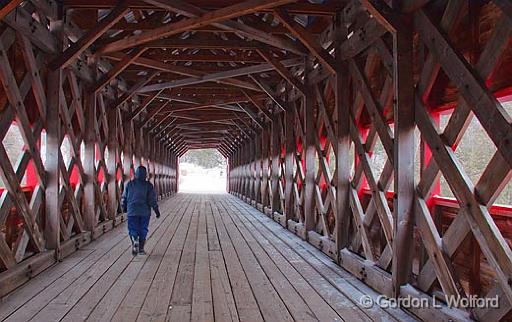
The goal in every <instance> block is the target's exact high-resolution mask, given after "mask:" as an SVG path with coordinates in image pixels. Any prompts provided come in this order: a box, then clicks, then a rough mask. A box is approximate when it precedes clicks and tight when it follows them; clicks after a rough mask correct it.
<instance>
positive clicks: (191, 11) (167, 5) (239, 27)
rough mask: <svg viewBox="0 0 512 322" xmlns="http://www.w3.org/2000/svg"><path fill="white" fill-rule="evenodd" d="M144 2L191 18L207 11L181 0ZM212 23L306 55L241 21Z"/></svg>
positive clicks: (282, 40)
mask: <svg viewBox="0 0 512 322" xmlns="http://www.w3.org/2000/svg"><path fill="white" fill-rule="evenodd" d="M144 2H146V3H151V4H153V5H155V6H157V7H160V8H162V9H165V10H169V11H174V12H177V13H180V14H182V15H185V16H187V17H189V18H195V17H199V16H202V15H204V14H205V13H207V11H206V10H203V9H201V8H198V7H195V6H194V5H191V4H189V3H184V2H181V1H175V0H174V1H172V2H171V1H166V0H144ZM212 25H213V26H215V27H218V28H219V29H222V30H228V31H235V32H237V33H239V34H241V35H243V36H244V37H246V38H250V39H255V40H257V41H260V42H262V43H265V44H267V45H271V46H274V47H277V48H280V49H285V50H288V51H290V52H292V53H295V54H298V55H304V50H303V49H302V48H300V46H297V44H295V43H294V42H292V41H290V40H287V39H284V38H279V37H275V36H273V35H272V34H270V33H268V32H264V31H261V30H259V29H257V28H254V27H252V26H249V25H247V24H244V23H242V22H239V21H233V20H228V21H224V22H221V23H214V24H212Z"/></svg>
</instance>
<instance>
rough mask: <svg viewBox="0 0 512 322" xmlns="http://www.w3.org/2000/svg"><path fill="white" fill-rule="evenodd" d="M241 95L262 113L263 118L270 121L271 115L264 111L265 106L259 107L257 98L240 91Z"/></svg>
mask: <svg viewBox="0 0 512 322" xmlns="http://www.w3.org/2000/svg"><path fill="white" fill-rule="evenodd" d="M242 93H244V95H245V96H246V97H247V99H249V101H250V102H251V103H252V104H253V105H254V106H256V108H257V109H258V110H260V111H261V113H263V115H265V117H266V118H267V119H268V120H269V121H272V115H270V113H269V112H268V111H267V110H266V108H265V106H263V105H261V103H260V102H258V100H257V98H256V97H254V96H252V95H251V94H250V93H248V92H246V91H242Z"/></svg>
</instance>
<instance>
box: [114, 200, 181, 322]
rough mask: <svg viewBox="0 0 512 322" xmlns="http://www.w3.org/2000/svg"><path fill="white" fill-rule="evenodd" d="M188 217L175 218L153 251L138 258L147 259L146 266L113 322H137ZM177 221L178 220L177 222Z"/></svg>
mask: <svg viewBox="0 0 512 322" xmlns="http://www.w3.org/2000/svg"><path fill="white" fill-rule="evenodd" d="M185 211H186V210H185ZM187 218H188V217H187V216H183V215H181V216H175V218H173V221H172V222H171V224H170V225H169V227H168V228H167V229H166V231H165V232H164V234H163V236H162V238H160V240H159V241H158V243H157V244H156V245H155V247H154V248H153V250H151V251H149V250H147V255H146V256H137V257H136V258H135V259H145V262H144V266H143V267H142V269H141V272H140V273H139V275H138V276H137V279H136V280H135V281H134V283H133V284H132V286H131V287H130V290H129V291H128V293H127V296H125V298H124V300H123V302H121V304H120V306H119V307H118V309H117V311H116V313H115V315H114V316H113V318H112V321H135V320H137V317H138V315H139V311H140V310H141V308H142V305H143V304H144V300H145V298H146V295H147V293H148V290H149V288H150V286H151V284H152V282H153V279H154V277H155V274H156V272H157V270H158V268H159V266H160V263H161V262H162V257H163V254H164V253H165V252H166V250H167V247H168V246H169V244H170V243H171V241H172V240H173V239H174V236H175V233H176V230H177V229H178V228H181V229H187V227H188V222H187ZM175 219H176V220H175Z"/></svg>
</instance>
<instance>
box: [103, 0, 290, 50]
mask: <svg viewBox="0 0 512 322" xmlns="http://www.w3.org/2000/svg"><path fill="white" fill-rule="evenodd" d="M295 1H296V0H247V1H244V2H241V3H239V4H235V5H232V6H228V7H225V8H222V9H218V10H215V11H211V12H208V13H205V14H204V15H202V16H200V17H197V18H189V19H184V20H181V21H178V22H175V23H169V24H166V25H164V26H162V27H160V28H156V29H154V30H150V31H146V32H142V33H140V34H138V35H134V36H131V37H128V38H124V39H121V40H118V41H114V42H112V43H110V44H107V45H105V46H104V47H103V48H100V49H99V50H98V52H99V53H107V52H113V51H119V50H123V49H126V48H130V47H135V46H139V45H142V44H145V43H147V42H150V41H152V40H157V39H160V38H163V37H168V36H171V35H176V34H179V33H182V32H184V31H188V30H190V29H193V28H197V27H200V26H203V25H209V24H212V23H216V22H221V21H224V20H228V19H231V18H235V17H239V16H243V15H247V14H250V13H253V12H257V11H260V10H262V9H269V8H273V7H276V6H281V5H284V4H288V3H291V2H295Z"/></svg>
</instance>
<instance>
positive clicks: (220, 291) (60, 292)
mask: <svg viewBox="0 0 512 322" xmlns="http://www.w3.org/2000/svg"><path fill="white" fill-rule="evenodd" d="M160 207H161V209H162V214H163V216H162V218H160V219H159V220H156V219H155V218H153V219H152V220H151V227H150V237H149V238H148V242H147V247H146V251H147V253H148V254H147V255H146V256H136V257H133V256H131V253H130V243H129V240H128V237H127V233H126V227H125V225H121V226H119V227H118V228H116V229H114V230H113V231H112V232H109V233H108V234H105V235H103V236H102V237H100V238H99V239H98V240H96V241H94V242H92V243H91V244H89V245H87V246H86V247H85V248H83V249H81V250H79V251H77V252H76V253H74V254H73V255H71V256H70V257H68V258H66V259H65V260H64V261H63V262H62V263H59V264H56V265H54V266H52V267H51V268H49V269H47V270H46V271H44V272H43V273H41V274H40V275H38V276H37V277H35V278H34V279H33V280H31V281H30V282H28V283H27V284H25V285H24V286H23V287H21V288H19V289H18V290H16V291H15V292H13V293H11V294H9V295H8V296H6V297H5V298H3V299H1V301H0V320H2V321H81V320H89V321H111V320H114V321H189V320H192V321H214V320H215V321H413V320H414V318H412V317H411V316H410V315H408V314H407V313H405V312H403V311H401V310H397V309H386V310H384V309H381V308H377V307H374V308H371V309H366V308H364V307H363V306H362V305H361V304H360V303H359V299H360V298H361V296H363V295H370V296H372V297H373V298H374V299H375V298H377V296H378V294H377V293H375V292H374V291H372V290H371V289H369V288H368V287H367V286H365V285H364V284H362V283H361V282H360V281H358V280H357V279H355V278H354V277H352V276H351V275H350V274H348V273H347V272H346V271H344V270H342V269H341V268H340V267H339V266H337V265H336V264H334V263H333V262H332V261H331V260H330V259H329V258H328V257H327V256H325V255H324V254H322V253H321V252H319V251H318V250H317V249H315V248H313V247H312V246H311V245H309V244H308V243H306V242H304V241H302V240H300V239H299V238H297V237H296V236H295V235H293V234H291V233H290V232H288V231H287V230H285V229H283V228H282V227H281V226H280V225H278V224H277V223H275V222H274V221H272V220H271V219H269V218H268V217H266V216H264V215H263V214H261V213H260V212H258V211H257V210H255V209H254V208H252V207H250V206H248V205H246V204H245V203H243V202H242V201H240V200H238V199H237V198H235V197H233V196H231V195H228V194H178V195H176V196H175V197H173V198H171V199H169V200H166V201H163V202H162V204H161V206H160Z"/></svg>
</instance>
